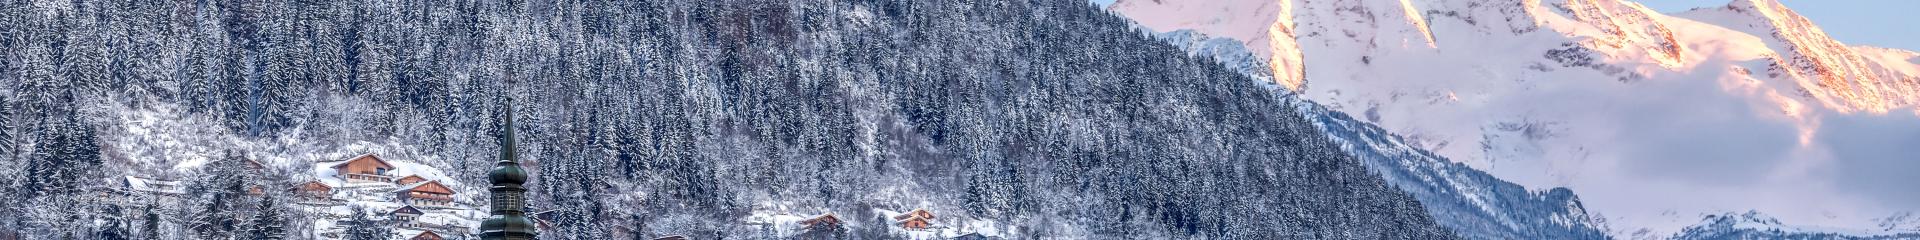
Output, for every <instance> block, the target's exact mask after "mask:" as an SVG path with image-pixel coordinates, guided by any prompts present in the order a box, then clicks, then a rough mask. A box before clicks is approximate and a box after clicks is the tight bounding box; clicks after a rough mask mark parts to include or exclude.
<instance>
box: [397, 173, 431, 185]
mask: <svg viewBox="0 0 1920 240" xmlns="http://www.w3.org/2000/svg"><path fill="white" fill-rule="evenodd" d="M425 181H427V178H423V177H420V175H407V177H403V178H400V180H393V184H395V185H401V186H406V185H407V184H414V183H419V182H425Z"/></svg>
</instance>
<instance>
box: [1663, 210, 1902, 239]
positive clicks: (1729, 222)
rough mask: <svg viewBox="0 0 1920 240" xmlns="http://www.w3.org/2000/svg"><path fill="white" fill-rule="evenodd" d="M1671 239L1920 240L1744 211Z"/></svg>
mask: <svg viewBox="0 0 1920 240" xmlns="http://www.w3.org/2000/svg"><path fill="white" fill-rule="evenodd" d="M1673 239H1684V240H1695V239H1699V240H1707V239H1836V240H1837V239H1920V232H1914V231H1897V230H1891V229H1839V228H1828V227H1817V226H1799V225H1792V224H1786V223H1782V222H1781V221H1780V220H1779V219H1775V218H1773V217H1771V216H1767V215H1766V214H1763V213H1760V212H1755V211H1747V212H1744V213H1724V214H1715V215H1707V216H1706V217H1703V218H1702V219H1701V220H1700V224H1697V225H1694V226H1691V227H1687V228H1686V229H1684V230H1682V231H1681V232H1680V234H1678V235H1675V236H1674V237H1673Z"/></svg>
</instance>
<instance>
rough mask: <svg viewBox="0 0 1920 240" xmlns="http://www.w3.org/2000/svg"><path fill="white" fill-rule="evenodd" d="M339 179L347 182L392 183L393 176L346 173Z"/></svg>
mask: <svg viewBox="0 0 1920 240" xmlns="http://www.w3.org/2000/svg"><path fill="white" fill-rule="evenodd" d="M340 177H341V178H345V179H347V181H348V182H393V176H387V175H383V174H374V173H348V174H344V175H342V176H340Z"/></svg>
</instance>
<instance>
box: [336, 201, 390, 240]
mask: <svg viewBox="0 0 1920 240" xmlns="http://www.w3.org/2000/svg"><path fill="white" fill-rule="evenodd" d="M348 214H351V216H350V217H348V219H347V220H345V221H343V223H342V224H346V225H347V228H346V231H347V232H346V239H347V240H389V239H392V238H393V235H394V233H393V225H392V224H389V223H388V222H387V219H386V217H382V216H381V215H380V214H377V213H371V212H367V210H366V209H364V208H360V207H353V210H352V211H351V212H349V213H348Z"/></svg>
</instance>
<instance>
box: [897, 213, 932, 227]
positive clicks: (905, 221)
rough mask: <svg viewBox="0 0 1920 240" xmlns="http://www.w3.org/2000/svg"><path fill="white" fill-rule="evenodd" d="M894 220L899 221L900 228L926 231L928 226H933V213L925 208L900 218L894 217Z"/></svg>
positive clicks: (901, 215) (902, 215)
mask: <svg viewBox="0 0 1920 240" xmlns="http://www.w3.org/2000/svg"><path fill="white" fill-rule="evenodd" d="M893 220H894V221H899V223H900V228H905V229H907V230H926V229H927V227H928V226H931V225H932V221H933V212H931V211H927V209H924V208H923V209H914V210H913V211H908V212H907V213H904V214H900V215H899V216H893Z"/></svg>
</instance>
